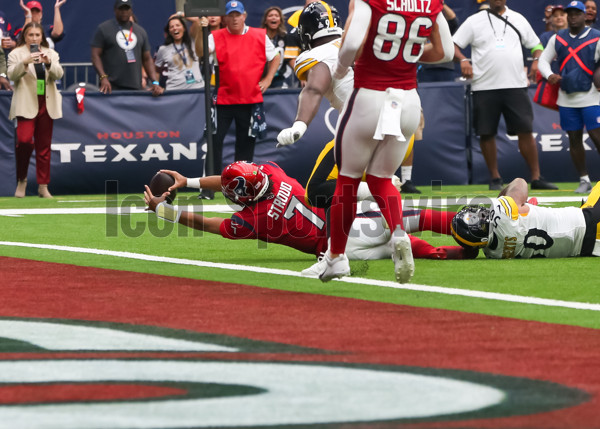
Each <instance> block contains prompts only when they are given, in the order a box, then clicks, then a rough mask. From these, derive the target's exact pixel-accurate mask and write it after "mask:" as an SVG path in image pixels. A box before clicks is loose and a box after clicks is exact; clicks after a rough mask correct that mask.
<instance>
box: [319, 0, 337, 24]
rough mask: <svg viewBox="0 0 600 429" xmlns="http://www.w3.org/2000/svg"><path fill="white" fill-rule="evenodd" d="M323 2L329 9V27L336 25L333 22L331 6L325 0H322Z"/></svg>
mask: <svg viewBox="0 0 600 429" xmlns="http://www.w3.org/2000/svg"><path fill="white" fill-rule="evenodd" d="M321 4H322V5H323V6H325V9H326V10H327V16H328V17H329V28H333V27H335V23H334V22H333V14H332V13H331V8H330V7H329V5H328V4H327V3H325V2H324V1H322V2H321Z"/></svg>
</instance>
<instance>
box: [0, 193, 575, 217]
mask: <svg viewBox="0 0 600 429" xmlns="http://www.w3.org/2000/svg"><path fill="white" fill-rule="evenodd" d="M484 198H488V199H489V197H475V198H471V199H467V198H466V197H465V198H463V199H461V200H458V201H459V204H466V203H467V201H468V202H471V201H472V200H475V202H483V199H484ZM537 199H538V201H539V203H540V204H542V205H543V204H552V203H564V202H574V203H581V200H582V199H585V196H578V197H537ZM403 202H404V207H405V208H406V209H408V208H412V207H436V208H443V207H447V206H448V205H456V204H457V199H456V198H435V197H434V198H429V197H423V198H422V199H421V198H412V197H411V196H407V197H404V198H403ZM365 204H367V205H368V204H369V203H368V202H366V203H365ZM372 205H374V206H375V207H364V208H363V210H367V209H371V210H373V209H376V207H377V206H376V205H375V203H373V204H372ZM187 209H188V210H189V209H190V207H189V206H188V207H187ZM191 209H192V210H193V211H195V212H203V211H204V212H213V213H233V212H234V211H236V206H230V205H228V204H204V205H202V204H199V205H194V206H191ZM145 212H146V211H145V209H144V208H143V207H134V206H131V205H123V206H122V207H110V208H106V207H81V208H45V209H25V208H22V209H0V216H24V215H65V214H67V215H69V214H120V215H130V214H140V213H145Z"/></svg>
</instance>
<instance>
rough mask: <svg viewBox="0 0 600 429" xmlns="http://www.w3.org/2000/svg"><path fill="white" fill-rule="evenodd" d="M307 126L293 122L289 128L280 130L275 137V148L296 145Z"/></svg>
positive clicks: (300, 122)
mask: <svg viewBox="0 0 600 429" xmlns="http://www.w3.org/2000/svg"><path fill="white" fill-rule="evenodd" d="M306 128H307V125H306V124H305V123H304V122H302V121H296V122H294V125H292V126H291V127H290V128H286V129H284V130H281V132H280V133H279V135H278V136H277V141H278V143H277V147H281V146H287V145H290V144H294V143H296V142H297V141H298V140H300V138H301V137H302V136H303V135H304V133H305V132H306Z"/></svg>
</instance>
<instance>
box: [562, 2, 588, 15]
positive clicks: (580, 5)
mask: <svg viewBox="0 0 600 429" xmlns="http://www.w3.org/2000/svg"><path fill="white" fill-rule="evenodd" d="M569 9H577V10H580V11H582V12H584V13H585V6H584V5H583V3H581V2H580V1H577V0H573V1H572V2H570V3H569V4H568V5H566V6H565V11H568V10H569Z"/></svg>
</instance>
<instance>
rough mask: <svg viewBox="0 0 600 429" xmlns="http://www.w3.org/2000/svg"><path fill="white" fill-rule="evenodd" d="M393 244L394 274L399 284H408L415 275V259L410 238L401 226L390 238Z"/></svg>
mask: <svg viewBox="0 0 600 429" xmlns="http://www.w3.org/2000/svg"><path fill="white" fill-rule="evenodd" d="M390 242H391V244H392V260H393V261H394V273H395V274H396V281H397V282H398V283H407V282H408V281H409V280H410V279H411V278H412V276H413V275H414V274H415V261H414V259H413V254H412V248H411V245H410V238H409V237H408V234H407V233H406V231H404V230H403V229H402V227H401V226H400V225H398V226H397V227H396V230H395V231H394V233H393V234H392V237H391V238H390Z"/></svg>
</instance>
